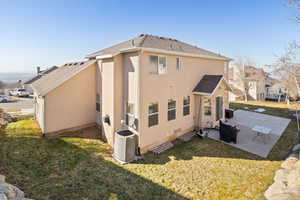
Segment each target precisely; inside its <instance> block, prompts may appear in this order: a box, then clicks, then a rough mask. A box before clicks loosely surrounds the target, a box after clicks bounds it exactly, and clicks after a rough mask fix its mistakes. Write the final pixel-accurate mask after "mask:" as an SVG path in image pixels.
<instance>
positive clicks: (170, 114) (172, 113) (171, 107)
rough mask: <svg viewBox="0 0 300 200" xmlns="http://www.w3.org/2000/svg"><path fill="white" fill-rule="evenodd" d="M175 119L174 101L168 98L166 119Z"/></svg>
mask: <svg viewBox="0 0 300 200" xmlns="http://www.w3.org/2000/svg"><path fill="white" fill-rule="evenodd" d="M174 119H176V101H175V100H174V99H169V101H168V121H171V120H174Z"/></svg>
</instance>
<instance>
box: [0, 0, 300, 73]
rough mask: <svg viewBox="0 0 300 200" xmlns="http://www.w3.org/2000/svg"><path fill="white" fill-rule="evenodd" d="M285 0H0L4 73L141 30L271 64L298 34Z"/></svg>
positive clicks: (79, 55) (73, 57) (57, 60)
mask: <svg viewBox="0 0 300 200" xmlns="http://www.w3.org/2000/svg"><path fill="white" fill-rule="evenodd" d="M294 14H295V10H293V9H291V8H289V7H288V6H287V5H286V0H251V1H243V0H240V1H239V0H201V1H200V0H198V1H196V0H195V1H188V0H187V1H179V0H178V1H176V0H164V1H158V0H157V1H154V0H153V1H151V0H131V1H129V0H128V1H125V0H122V1H121V0H110V1H100V0H98V1H92V0H85V1H83V0H82V1H80V0H78V1H76V0H73V1H62V0H61V1H56V0H52V1H46V0H43V1H31V0H26V1H25V0H20V1H18V0H13V1H11V0H0V27H1V28H0V36H1V37H0V59H1V62H0V72H2V73H3V72H33V71H34V70H35V67H36V66H42V67H49V66H52V65H61V64H63V63H65V62H70V61H77V60H82V59H83V57H84V56H85V55H86V54H88V53H91V52H93V51H97V50H100V49H102V48H105V47H108V46H110V45H113V44H115V43H118V42H121V41H124V40H128V39H130V38H132V37H135V36H136V35H138V34H141V33H148V34H153V35H159V36H166V37H171V38H176V39H178V40H181V41H184V42H188V43H191V44H194V45H197V46H199V47H202V48H205V49H208V50H211V51H214V52H217V53H221V54H223V55H225V56H228V57H231V58H237V57H248V58H250V59H252V60H254V61H255V62H256V63H257V64H258V65H259V66H263V65H264V64H270V63H272V62H274V60H275V56H274V55H275V54H280V53H281V52H282V51H283V50H284V48H285V47H286V46H287V44H288V42H290V41H293V40H296V41H299V40H300V38H299V36H300V24H297V23H296V22H295V21H293V20H292V17H293V15H294Z"/></svg>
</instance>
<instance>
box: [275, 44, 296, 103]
mask: <svg viewBox="0 0 300 200" xmlns="http://www.w3.org/2000/svg"><path fill="white" fill-rule="evenodd" d="M299 51H300V46H299V45H298V44H297V43H296V42H291V43H290V44H289V45H288V47H287V48H286V50H285V52H284V53H283V54H282V55H281V56H278V59H277V61H276V62H275V63H274V64H272V65H271V67H272V72H273V74H274V75H275V76H276V77H278V79H279V81H280V83H281V84H282V85H283V87H284V88H285V89H286V102H287V104H289V100H290V98H297V97H298V95H299V85H298V81H297V78H300V65H299V63H298V62H299V56H300V54H299V53H300V52H299Z"/></svg>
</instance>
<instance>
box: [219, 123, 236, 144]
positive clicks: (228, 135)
mask: <svg viewBox="0 0 300 200" xmlns="http://www.w3.org/2000/svg"><path fill="white" fill-rule="evenodd" d="M238 132H239V129H238V128H237V127H235V126H231V125H229V124H225V123H224V122H222V121H221V120H220V129H219V134H220V140H222V141H224V142H228V143H230V142H233V143H234V144H236V143H237V135H238Z"/></svg>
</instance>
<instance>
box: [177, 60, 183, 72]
mask: <svg viewBox="0 0 300 200" xmlns="http://www.w3.org/2000/svg"><path fill="white" fill-rule="evenodd" d="M181 67H182V60H181V58H176V69H177V70H178V71H180V70H181Z"/></svg>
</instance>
